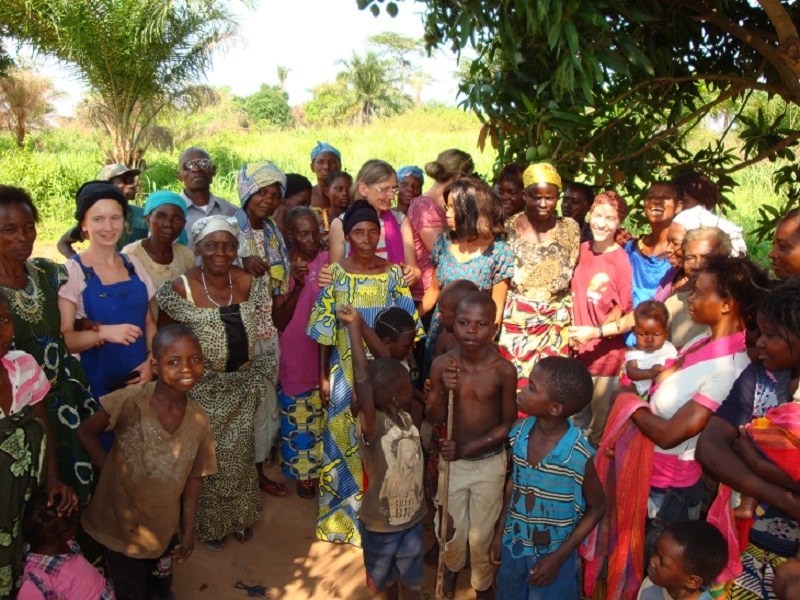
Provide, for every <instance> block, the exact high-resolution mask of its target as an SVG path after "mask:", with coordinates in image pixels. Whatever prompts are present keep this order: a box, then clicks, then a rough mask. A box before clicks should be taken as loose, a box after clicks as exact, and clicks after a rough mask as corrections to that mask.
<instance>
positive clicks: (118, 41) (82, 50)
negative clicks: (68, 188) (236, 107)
mask: <svg viewBox="0 0 800 600" xmlns="http://www.w3.org/2000/svg"><path fill="white" fill-rule="evenodd" d="M0 27H5V28H6V29H7V30H8V33H9V34H10V35H11V36H12V37H14V38H16V39H18V40H22V41H25V42H27V43H29V44H31V45H32V46H33V47H34V48H35V49H36V50H38V51H41V52H43V53H45V54H49V55H52V56H55V57H56V58H59V59H61V60H63V61H64V62H66V63H67V64H70V65H73V66H74V68H75V69H76V71H77V73H78V75H79V76H80V77H81V78H82V79H83V80H84V81H85V82H86V83H87V84H88V85H89V88H90V90H91V92H92V95H93V97H94V99H95V100H96V102H97V105H96V107H95V110H94V111H93V112H92V114H94V115H95V117H96V123H97V124H98V125H99V126H100V127H101V128H102V130H103V131H104V133H105V134H106V135H105V136H104V140H105V141H104V142H103V143H104V144H105V145H106V147H105V148H104V150H105V152H106V153H107V155H108V156H109V157H112V158H113V160H115V161H116V162H121V163H124V164H127V165H129V166H137V165H138V164H139V162H140V161H141V158H142V154H143V153H144V151H145V149H146V148H147V139H148V132H149V131H151V127H152V126H153V125H154V122H155V119H156V117H157V116H158V115H159V114H160V113H162V112H163V111H165V110H166V109H169V108H170V107H174V106H176V104H177V105H180V104H183V105H187V104H188V105H192V103H193V102H194V100H196V99H197V98H204V97H207V93H205V92H203V91H201V90H199V89H198V88H197V87H196V86H193V85H192V84H193V82H196V81H197V80H198V79H199V78H200V77H201V76H202V75H203V74H204V73H205V71H206V69H207V68H208V67H209V65H210V62H211V56H212V53H213V51H214V50H215V49H216V48H217V47H219V46H220V45H221V44H223V43H224V42H226V41H227V40H229V39H231V37H232V36H233V34H234V33H235V31H236V23H235V21H234V19H233V16H232V14H231V13H230V11H229V10H228V9H227V7H226V6H225V5H224V3H222V2H215V1H214V0H190V1H187V2H164V1H163V0H70V1H69V2H63V1H54V0H2V2H0Z"/></svg>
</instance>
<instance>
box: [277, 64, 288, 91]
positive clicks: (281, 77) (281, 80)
mask: <svg viewBox="0 0 800 600" xmlns="http://www.w3.org/2000/svg"><path fill="white" fill-rule="evenodd" d="M289 71H291V69H290V68H289V67H284V66H283V65H278V87H279V88H280V89H281V91H282V92H285V91H286V80H287V79H288V78H289Z"/></svg>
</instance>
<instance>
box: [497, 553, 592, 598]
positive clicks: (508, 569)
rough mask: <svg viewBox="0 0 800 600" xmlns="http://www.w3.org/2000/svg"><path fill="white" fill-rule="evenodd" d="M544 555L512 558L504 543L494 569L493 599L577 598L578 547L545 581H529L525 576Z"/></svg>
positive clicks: (578, 589) (578, 591) (578, 592)
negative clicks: (550, 579) (533, 583)
mask: <svg viewBox="0 0 800 600" xmlns="http://www.w3.org/2000/svg"><path fill="white" fill-rule="evenodd" d="M543 556H545V555H540V556H521V557H520V558H514V557H513V556H512V555H511V551H510V550H509V549H508V548H507V547H506V545H505V544H503V549H502V552H501V555H500V569H499V570H498V571H497V582H496V583H497V594H496V596H495V597H496V600H579V599H580V597H581V593H580V581H578V551H577V550H575V551H574V552H573V553H572V554H570V555H569V557H568V558H567V560H565V561H564V562H563V564H562V565H561V568H560V569H559V570H558V575H556V577H555V579H553V581H551V582H550V583H549V584H548V585H545V586H538V585H531V584H530V583H528V576H529V575H530V573H531V569H532V568H533V566H534V565H535V564H536V563H537V562H538V561H539V560H541V559H542V557H543Z"/></svg>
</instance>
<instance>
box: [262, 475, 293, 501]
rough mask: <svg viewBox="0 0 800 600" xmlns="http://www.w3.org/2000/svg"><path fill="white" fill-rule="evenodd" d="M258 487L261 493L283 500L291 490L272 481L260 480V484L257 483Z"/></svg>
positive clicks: (278, 482)
mask: <svg viewBox="0 0 800 600" xmlns="http://www.w3.org/2000/svg"><path fill="white" fill-rule="evenodd" d="M259 487H260V488H261V491H263V492H267V493H268V494H272V495H273V496H278V497H279V498H284V497H286V496H288V495H290V494H291V493H292V490H290V489H289V488H288V487H287V486H286V485H284V484H283V483H281V482H280V481H272V479H266V480H262V481H261V483H259Z"/></svg>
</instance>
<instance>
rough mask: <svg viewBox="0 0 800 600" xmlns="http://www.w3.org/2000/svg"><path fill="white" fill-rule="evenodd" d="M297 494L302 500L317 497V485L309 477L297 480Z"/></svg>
mask: <svg viewBox="0 0 800 600" xmlns="http://www.w3.org/2000/svg"><path fill="white" fill-rule="evenodd" d="M297 495H298V496H300V497H301V498H303V499H304V500H314V499H315V498H316V497H317V486H316V484H315V482H314V481H312V480H311V479H308V480H305V481H298V482H297Z"/></svg>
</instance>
